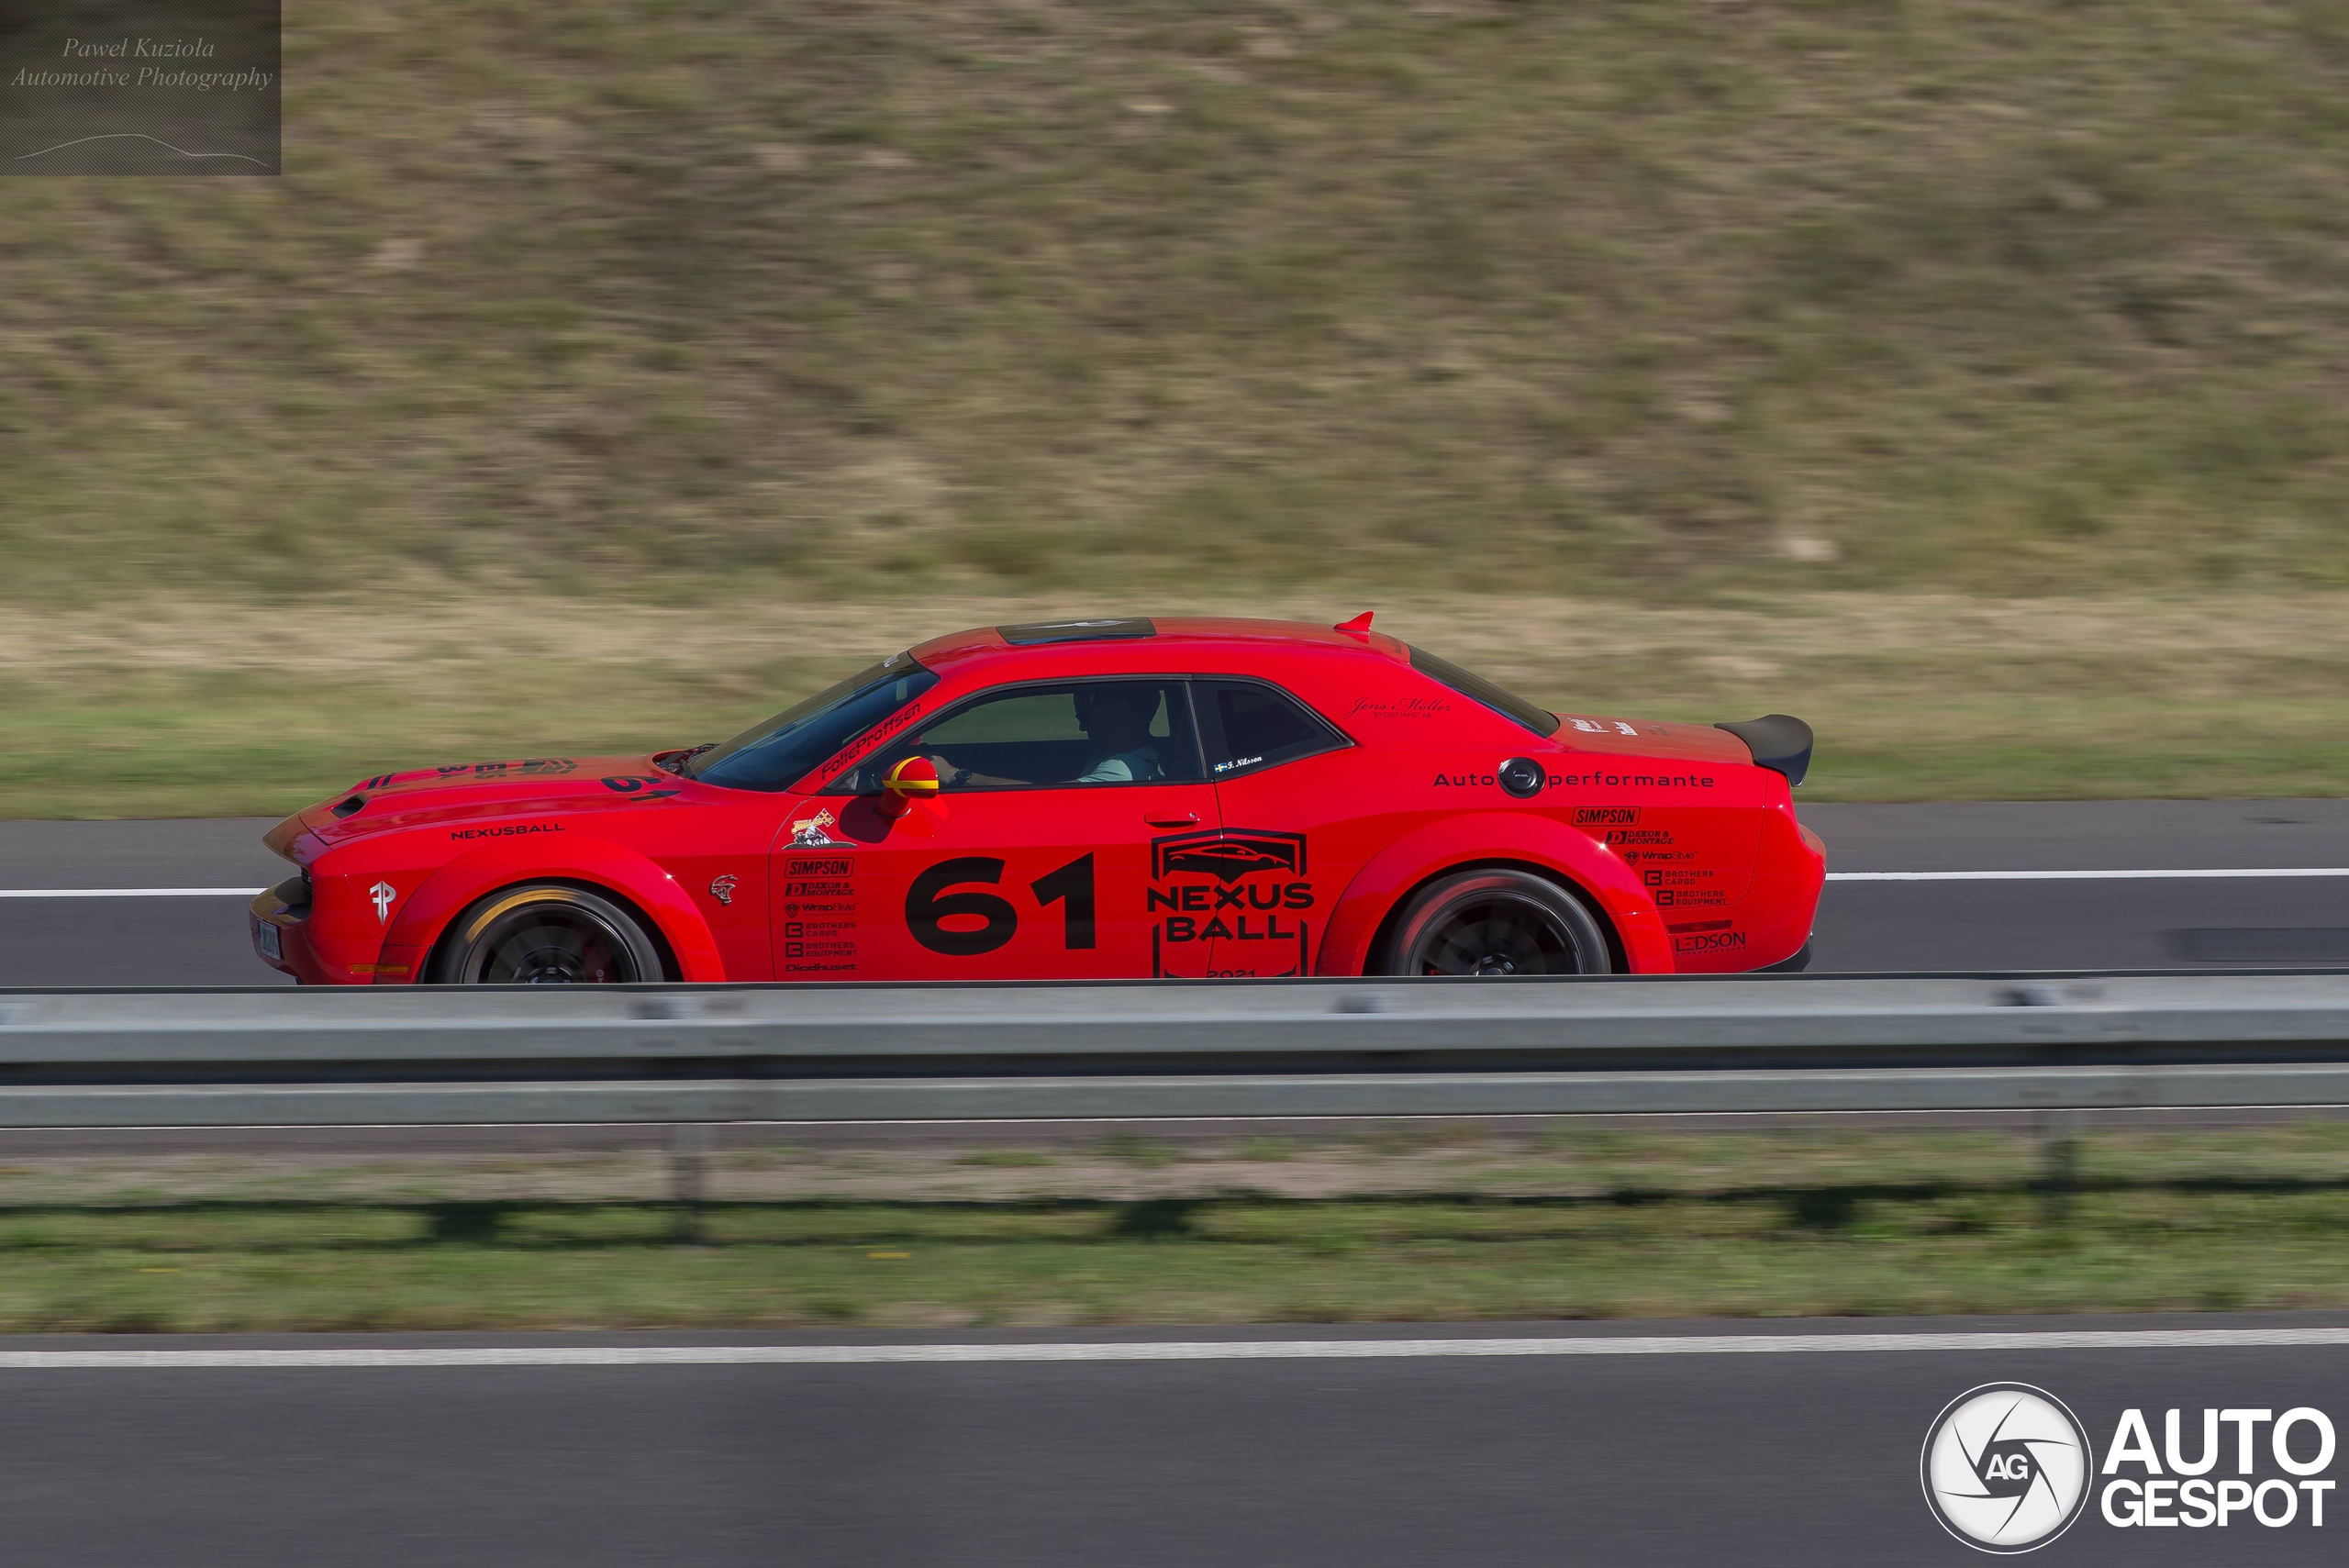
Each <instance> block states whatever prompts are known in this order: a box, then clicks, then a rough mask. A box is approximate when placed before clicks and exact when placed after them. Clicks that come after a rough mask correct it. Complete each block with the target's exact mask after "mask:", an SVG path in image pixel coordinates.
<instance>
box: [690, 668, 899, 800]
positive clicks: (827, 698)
mask: <svg viewBox="0 0 2349 1568" xmlns="http://www.w3.org/2000/svg"><path fill="white" fill-rule="evenodd" d="M936 684H938V676H937V673H935V672H933V671H930V670H925V669H923V668H922V667H921V666H920V665H919V664H917V663H915V662H914V656H913V655H912V654H910V653H899V654H895V655H893V656H891V657H890V658H887V659H885V660H883V661H882V662H880V663H878V664H875V665H874V666H873V668H871V669H869V670H862V671H859V672H858V673H855V674H853V675H851V676H850V677H849V678H848V679H847V680H845V681H842V682H841V684H839V685H837V686H831V687H829V688H827V689H825V690H823V691H820V692H818V693H817V694H816V695H814V696H812V697H809V698H808V699H807V701H806V702H803V703H800V704H798V705H797V706H793V707H787V708H785V709H784V710H783V711H782V712H781V713H778V714H776V715H775V716H774V717H773V718H770V719H768V720H767V721H766V722H765V723H764V724H754V725H752V726H751V728H748V729H745V730H744V731H742V733H741V734H740V735H737V736H736V737H734V739H733V740H729V741H728V742H726V744H725V745H723V746H720V747H718V748H717V749H716V750H715V751H706V752H704V753H703V754H702V755H700V756H698V757H696V758H695V759H694V760H693V761H692V762H689V763H687V764H686V766H687V769H688V771H689V773H690V776H692V777H694V778H696V779H699V780H701V781H702V782H703V783H705V784H724V785H726V786H727V787H728V788H729V789H763V790H782V789H788V788H790V787H791V786H792V785H793V784H796V783H798V782H799V781H800V780H801V779H803V778H805V777H807V774H808V773H811V772H813V771H814V770H815V769H817V768H818V767H820V766H822V765H823V763H824V762H825V761H826V760H827V759H829V758H830V757H832V756H834V755H835V754H837V753H838V752H839V751H841V749H842V748H844V747H846V746H848V745H849V744H850V743H851V742H852V741H854V740H856V739H857V738H858V737H860V736H862V735H863V734H864V733H865V732H866V731H868V730H870V729H872V728H874V726H875V725H877V724H879V723H880V722H881V721H882V720H883V719H885V718H887V717H889V716H890V715H891V714H893V713H896V711H897V710H898V709H899V708H902V707H904V706H906V705H907V703H909V702H912V701H913V700H914V699H915V698H916V697H918V696H919V695H922V693H924V692H926V691H928V690H930V687H932V686H934V685H936Z"/></svg>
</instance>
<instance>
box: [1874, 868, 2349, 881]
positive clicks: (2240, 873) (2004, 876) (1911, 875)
mask: <svg viewBox="0 0 2349 1568" xmlns="http://www.w3.org/2000/svg"><path fill="white" fill-rule="evenodd" d="M2249 876H2349V866H2256V867H2247V868H2240V869H2235V870H2229V871H1831V872H1829V873H1827V880H1828V881H1830V882H2161V881H2171V880H2180V879H2185V878H2195V877H2216V878H2227V877H2249Z"/></svg>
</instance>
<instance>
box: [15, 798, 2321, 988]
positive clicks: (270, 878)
mask: <svg viewBox="0 0 2349 1568" xmlns="http://www.w3.org/2000/svg"><path fill="white" fill-rule="evenodd" d="M1803 817H1804V819H1805V820H1806V821H1807V822H1809V824H1810V825H1811V826H1812V827H1813V828H1816V829H1817V830H1818V831H1819V833H1820V835H1821V836H1822V837H1824V838H1825V839H1826V840H1827V842H1828V850H1829V854H1830V857H1831V868H1832V870H1833V871H1834V872H1837V873H1843V872H1887V871H1924V872H1936V871H1941V872H1946V871H1981V870H2060V871H2097V870H2110V869H2130V868H2134V869H2145V870H2188V869H2203V870H2214V869H2215V870H2227V869H2238V870H2241V869H2254V868H2261V867H2296V866H2297V867H2341V866H2349V801H2342V800H2316V801H2116V802H2099V801H2061V802H2044V803H2041V802H2014V803H1998V802H1994V803H1985V804H1962V805H1924V806H1808V807H1805V808H1804V810H1803ZM268 826H269V822H268V821H267V820H266V819H246V820H231V821H185V822H0V889H25V888H78V889H92V888H158V887H260V886H262V885H264V884H268V883H271V882H274V881H276V880H277V879H278V878H279V877H281V876H282V875H284V865H283V864H282V863H281V862H278V861H277V860H276V859H275V858H274V857H273V856H272V855H271V854H270V853H269V852H268V851H266V850H264V849H262V846H261V834H262V830H263V829H264V828H267V827H268ZM243 903H244V901H242V900H240V899H237V898H229V897H217V896H216V897H201V898H192V897H176V898H173V897H138V898H29V899H28V898H0V985H114V984H150V985H259V984H277V983H280V982H281V981H282V980H283V977H282V976H280V975H278V974H277V973H276V972H275V971H273V970H271V969H269V968H267V967H265V966H264V965H262V963H261V962H260V961H258V960H257V959H255V958H254V957H253V956H252V954H251V951H250V948H249V947H248V945H247V939H246V935H245V915H244V907H243ZM2181 963H2184V964H2199V963H2209V964H2212V965H2231V964H2243V963H2282V964H2297V963H2349V878H2309V879H2260V878H2240V879H2217V880H2209V879H2202V880H2179V881H2095V880H2086V881H2054V882H1914V883H1910V882H1874V883H1872V882H1861V883H1834V884H1831V885H1830V886H1829V888H1828V890H1827V895H1826V898H1825V899H1824V901H1823V902H1822V905H1821V907H1820V920H1819V933H1818V938H1817V941H1816V946H1815V952H1814V961H1813V963H1812V968H1813V970H1814V971H1868V970H1876V971H1885V970H1891V971H1898V970H1932V969H1960V970H1974V969H2123V968H2152V967H2164V966H2168V965H2174V964H2181Z"/></svg>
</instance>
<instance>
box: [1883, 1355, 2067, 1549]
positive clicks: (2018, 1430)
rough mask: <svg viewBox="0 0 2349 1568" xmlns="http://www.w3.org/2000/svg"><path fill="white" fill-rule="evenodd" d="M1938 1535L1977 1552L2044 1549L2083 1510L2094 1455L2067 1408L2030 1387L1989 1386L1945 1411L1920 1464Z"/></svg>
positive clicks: (1928, 1437)
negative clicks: (1947, 1535) (1941, 1531)
mask: <svg viewBox="0 0 2349 1568" xmlns="http://www.w3.org/2000/svg"><path fill="white" fill-rule="evenodd" d="M1920 1470H1921V1472H1922V1477H1923V1480H1924V1485H1925V1501H1926V1503H1927V1505H1928V1506H1929V1507H1932V1510H1933V1518H1936V1519H1939V1520H1940V1521H1941V1524H1942V1528H1943V1529H1946V1530H1948V1531H1949V1532H1950V1534H1952V1535H1954V1536H1955V1537H1957V1539H1958V1540H1962V1541H1964V1542H1965V1544H1966V1545H1968V1546H1971V1547H1974V1548H1976V1550H1977V1551H1993V1552H1999V1553H2002V1554H2011V1553H2014V1552H2020V1551H2032V1550H2033V1549H2035V1548H2037V1547H2042V1546H2044V1545H2046V1544H2047V1543H2048V1542H2049V1541H2051V1540H2054V1539H2055V1538H2056V1537H2057V1536H2059V1535H2062V1534H2063V1533H2064V1532H2065V1530H2066V1529H2070V1528H2071V1525H2072V1521H2073V1520H2075V1519H2076V1518H2079V1517H2080V1512H2081V1509H2082V1508H2083V1507H2085V1506H2086V1505H2087V1497H2088V1483H2089V1481H2090V1480H2091V1479H2092V1478H2093V1476H2094V1474H2095V1455H2094V1454H2093V1453H2092V1452H2091V1451H2089V1448H2088V1435H2087V1429H2085V1428H2083V1427H2082V1426H2081V1425H2080V1423H2079V1419H2078V1418H2077V1417H2076V1416H2074V1415H2073V1414H2072V1412H2071V1411H2070V1410H2069V1409H2067V1408H2065V1405H2064V1402H2063V1401H2062V1400H2060V1399H2058V1398H2056V1397H2055V1396H2054V1395H2053V1394H2050V1393H2048V1392H2047V1391H2046V1390H2044V1389H2042V1388H2033V1387H2032V1386H2031V1385H2029V1384H2027V1383H1986V1384H1984V1385H1982V1386H1981V1387H1979V1388H1969V1389H1967V1390H1966V1391H1965V1393H1963V1394H1961V1395H1959V1396H1957V1397H1956V1398H1954V1399H1953V1400H1951V1401H1950V1402H1949V1404H1948V1405H1947V1406H1945V1407H1943V1410H1942V1413H1941V1414H1940V1415H1939V1416H1937V1417H1935V1418H1933V1424H1932V1428H1931V1429H1929V1430H1928V1431H1927V1432H1926V1434H1925V1451H1924V1455H1923V1457H1922V1459H1921V1460H1920Z"/></svg>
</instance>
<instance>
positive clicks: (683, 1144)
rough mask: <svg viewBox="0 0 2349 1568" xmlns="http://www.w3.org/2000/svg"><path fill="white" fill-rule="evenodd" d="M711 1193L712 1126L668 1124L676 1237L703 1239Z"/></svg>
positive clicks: (690, 1241) (687, 1241)
mask: <svg viewBox="0 0 2349 1568" xmlns="http://www.w3.org/2000/svg"><path fill="white" fill-rule="evenodd" d="M669 1195H670V1200H671V1201H672V1202H673V1203H674V1204H675V1205H676V1240H677V1244H678V1245H679V1246H681V1247H693V1246H699V1245H700V1244H701V1242H702V1240H703V1236H702V1223H701V1221H702V1212H701V1211H702V1205H703V1203H704V1202H705V1201H706V1200H707V1197H708V1195H709V1127H708V1125H707V1123H705V1122H698V1121H681V1122H674V1123H672V1124H671V1126H670V1128H669Z"/></svg>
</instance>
